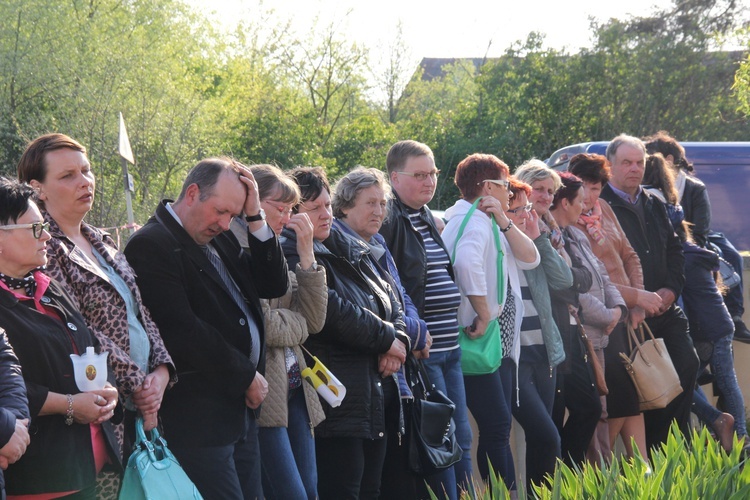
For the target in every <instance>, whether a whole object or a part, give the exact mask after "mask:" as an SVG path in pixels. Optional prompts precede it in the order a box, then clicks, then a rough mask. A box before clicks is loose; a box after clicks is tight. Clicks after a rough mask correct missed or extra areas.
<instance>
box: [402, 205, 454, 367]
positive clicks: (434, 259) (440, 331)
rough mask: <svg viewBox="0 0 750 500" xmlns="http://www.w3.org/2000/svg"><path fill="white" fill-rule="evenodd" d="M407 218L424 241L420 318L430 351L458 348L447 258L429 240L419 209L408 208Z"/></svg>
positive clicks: (451, 281) (432, 241)
mask: <svg viewBox="0 0 750 500" xmlns="http://www.w3.org/2000/svg"><path fill="white" fill-rule="evenodd" d="M409 219H410V220H411V224H412V226H414V229H416V230H417V231H419V234H420V235H422V240H423V241H424V248H425V254H426V255H427V281H426V283H425V294H424V295H425V297H424V318H422V319H424V321H425V323H427V328H428V329H429V331H430V335H431V336H432V347H431V348H430V352H444V351H450V350H453V349H457V348H458V319H457V317H456V314H457V313H458V306H459V305H460V304H461V293H460V292H459V291H458V287H457V286H456V284H455V283H454V282H453V280H452V279H451V276H450V274H448V265H449V264H450V258H449V257H448V254H447V253H445V250H443V248H442V247H441V246H440V245H438V244H437V242H435V240H434V239H432V235H431V234H430V230H429V227H428V226H427V224H426V223H425V222H424V221H423V220H422V219H421V218H420V217H419V212H412V211H411V210H409Z"/></svg>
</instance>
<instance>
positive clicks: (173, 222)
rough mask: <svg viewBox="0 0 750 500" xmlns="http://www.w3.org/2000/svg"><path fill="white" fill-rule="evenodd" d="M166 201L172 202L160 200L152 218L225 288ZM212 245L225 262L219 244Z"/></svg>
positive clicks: (214, 269)
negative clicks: (170, 210)
mask: <svg viewBox="0 0 750 500" xmlns="http://www.w3.org/2000/svg"><path fill="white" fill-rule="evenodd" d="M167 203H172V200H162V201H161V203H159V206H158V207H156V212H154V218H155V219H156V221H157V222H158V223H159V224H161V225H162V226H163V227H164V229H166V231H167V232H168V233H169V234H170V235H171V236H172V238H174V240H175V241H176V242H177V244H178V245H179V246H180V247H181V249H182V251H183V252H185V254H186V255H187V256H188V257H189V258H190V260H192V261H193V262H194V263H195V264H196V265H197V266H198V267H199V268H201V269H202V270H203V271H204V272H205V273H206V274H207V275H208V276H209V277H211V279H213V280H214V281H215V282H216V283H218V284H219V286H221V287H222V288H225V287H226V285H225V284H224V281H223V280H222V279H221V276H219V272H218V271H217V270H216V267H214V265H213V264H212V263H211V261H210V260H208V256H207V255H206V253H205V252H204V250H203V249H202V248H201V247H200V246H198V244H197V243H196V242H195V240H194V239H193V238H191V237H190V235H189V234H188V233H187V231H185V228H183V227H182V225H181V224H180V223H179V222H177V219H175V218H174V216H173V215H172V214H171V213H169V210H168V209H167ZM220 236H221V235H219V236H217V237H216V238H218V237H220ZM216 238H214V240H212V241H211V242H209V245H211V244H213V243H214V242H215V240H216ZM212 246H213V247H214V248H216V250H217V252H219V255H220V256H221V257H222V260H223V261H224V262H225V263H226V259H224V258H223V257H224V255H222V254H223V252H222V251H221V249H220V248H219V246H218V245H212ZM227 293H228V292H227Z"/></svg>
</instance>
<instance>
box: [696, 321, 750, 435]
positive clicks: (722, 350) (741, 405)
mask: <svg viewBox="0 0 750 500" xmlns="http://www.w3.org/2000/svg"><path fill="white" fill-rule="evenodd" d="M710 363H711V371H712V373H713V374H714V379H715V381H716V385H717V386H718V388H719V391H721V394H722V395H723V397H724V402H725V404H726V406H727V410H729V413H730V414H731V415H732V416H733V417H734V430H735V432H737V436H738V437H740V438H741V437H743V436H747V424H746V423H745V400H744V399H743V397H742V391H741V390H740V386H739V384H738V382H737V374H736V373H735V371H734V358H733V355H732V336H731V335H727V336H725V337H722V338H720V339H719V340H717V341H715V342H714V352H713V354H712V355H711V361H710ZM693 413H695V414H696V415H698V418H700V419H701V420H702V421H703V422H705V423H706V424H709V425H710V424H712V423H713V422H714V421H715V420H716V419H717V418H719V417H720V416H721V412H720V411H719V410H717V409H716V408H715V407H714V406H713V405H711V404H710V403H709V402H708V400H707V399H706V395H705V394H703V391H702V390H701V389H700V387H698V388H696V390H695V393H694V394H693Z"/></svg>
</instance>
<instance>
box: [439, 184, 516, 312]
mask: <svg viewBox="0 0 750 500" xmlns="http://www.w3.org/2000/svg"><path fill="white" fill-rule="evenodd" d="M480 201H482V197H481V196H480V197H479V198H477V199H476V200H475V201H474V203H473V204H472V205H471V208H470V209H469V211H468V212H466V215H465V216H464V220H462V221H461V225H460V226H459V228H458V234H457V235H456V242H455V243H454V245H453V252H452V255H451V264H454V265H455V263H456V248H458V240H460V239H461V236H463V234H464V229H466V224H468V222H469V219H471V216H472V215H473V214H474V211H475V210H476V209H477V207H478V206H479V202H480ZM491 219H492V234H493V237H494V239H495V249H497V290H498V295H497V303H498V304H500V305H502V304H503V303H505V284H504V283H503V282H502V280H503V256H504V254H503V247H502V245H501V243H500V231H499V230H498V227H497V222H495V217H491Z"/></svg>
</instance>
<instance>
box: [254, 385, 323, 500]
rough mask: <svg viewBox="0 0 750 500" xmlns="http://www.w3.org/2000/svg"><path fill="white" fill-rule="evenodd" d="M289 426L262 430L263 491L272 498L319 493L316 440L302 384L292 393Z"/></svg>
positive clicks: (260, 432) (304, 496) (315, 496)
mask: <svg viewBox="0 0 750 500" xmlns="http://www.w3.org/2000/svg"><path fill="white" fill-rule="evenodd" d="M288 405H289V410H288V411H289V421H288V427H261V428H260V429H258V441H259V442H260V460H261V465H262V469H263V476H262V478H263V493H265V495H266V498H268V499H276V498H278V499H284V498H309V499H314V498H317V496H318V470H317V467H316V465H315V440H314V439H313V435H312V430H311V428H310V417H309V416H308V413H307V405H306V404H305V391H304V390H303V388H302V387H298V388H297V389H293V390H292V391H290V393H289V401H288Z"/></svg>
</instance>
